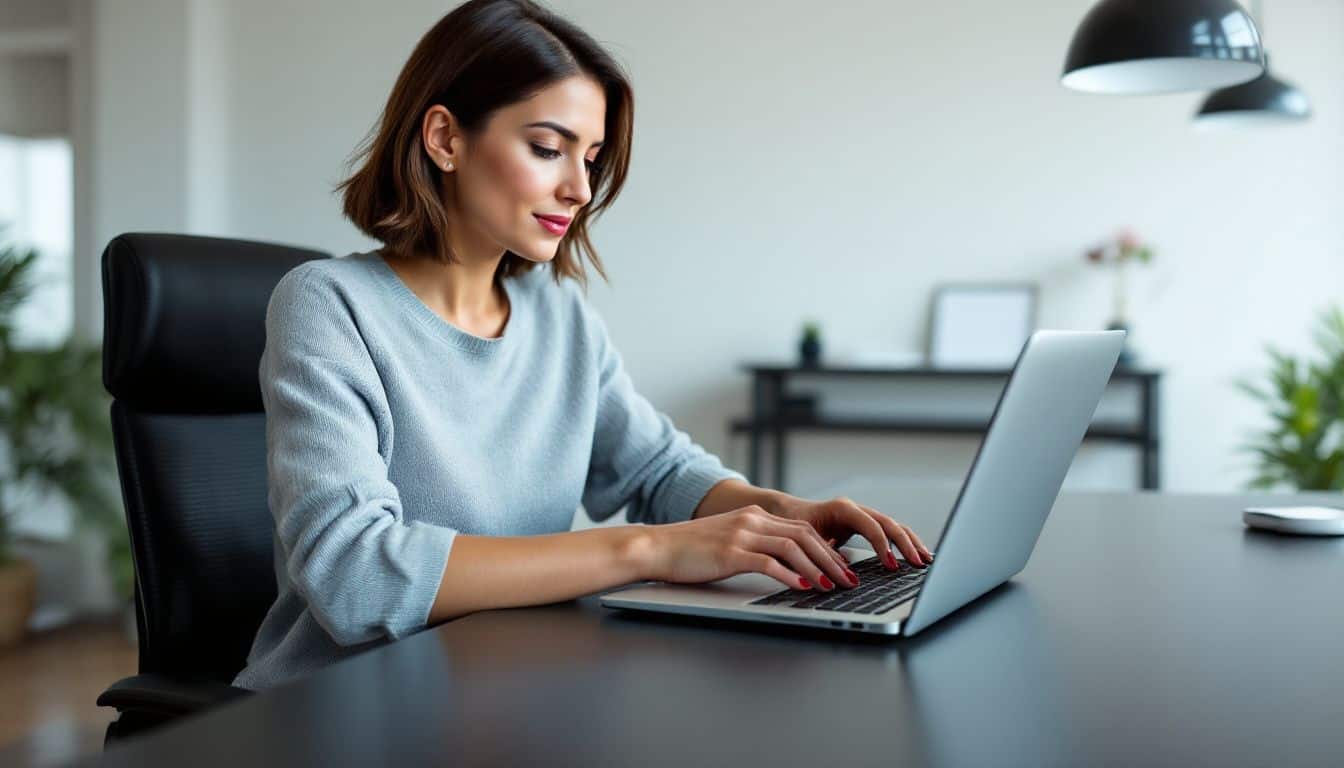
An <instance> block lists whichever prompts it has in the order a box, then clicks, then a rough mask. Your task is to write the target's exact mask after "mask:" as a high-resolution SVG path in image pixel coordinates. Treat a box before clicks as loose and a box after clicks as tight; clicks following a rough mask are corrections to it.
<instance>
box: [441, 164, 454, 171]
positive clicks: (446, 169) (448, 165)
mask: <svg viewBox="0 0 1344 768" xmlns="http://www.w3.org/2000/svg"><path fill="white" fill-rule="evenodd" d="M443 170H445V171H451V170H453V164H452V163H451V162H447V163H444V164H443Z"/></svg>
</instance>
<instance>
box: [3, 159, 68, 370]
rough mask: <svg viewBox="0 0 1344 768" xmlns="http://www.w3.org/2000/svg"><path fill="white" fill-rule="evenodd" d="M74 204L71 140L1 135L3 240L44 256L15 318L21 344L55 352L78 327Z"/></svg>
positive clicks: (17, 334)
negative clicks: (75, 318) (76, 326)
mask: <svg viewBox="0 0 1344 768" xmlns="http://www.w3.org/2000/svg"><path fill="white" fill-rule="evenodd" d="M73 200H74V190H73V162H72V157H71V150H70V142H69V140H68V139H65V138H41V139H30V138H22V137H16V136H7V135H4V134H0V230H2V231H0V238H2V239H3V242H4V243H5V244H6V245H18V246H21V247H29V248H33V249H35V250H37V251H38V253H39V256H38V259H37V265H36V268H35V269H34V270H33V282H34V290H33V293H32V296H31V297H30V298H29V299H28V301H27V302H26V303H24V305H23V306H21V307H19V311H18V313H17V314H16V316H15V324H16V326H17V328H16V341H17V342H18V343H19V344H23V345H25V346H30V345H31V346H38V345H40V346H55V345H57V344H60V343H61V342H63V341H65V340H66V339H67V338H69V336H70V333H71V330H72V329H73V327H74V287H73V283H72V266H73V250H74V248H73V244H72V241H73V238H74V223H73V220H72V215H73V212H72V208H73Z"/></svg>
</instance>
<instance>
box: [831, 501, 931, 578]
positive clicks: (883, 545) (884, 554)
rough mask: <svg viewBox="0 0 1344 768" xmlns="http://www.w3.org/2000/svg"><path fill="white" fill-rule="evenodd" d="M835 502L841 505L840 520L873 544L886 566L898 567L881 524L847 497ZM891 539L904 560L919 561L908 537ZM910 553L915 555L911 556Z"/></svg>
mask: <svg viewBox="0 0 1344 768" xmlns="http://www.w3.org/2000/svg"><path fill="white" fill-rule="evenodd" d="M836 503H838V504H840V505H841V515H842V518H843V520H842V522H844V524H845V525H848V526H849V527H850V528H853V529H854V531H855V532H856V533H858V534H859V535H860V536H862V537H863V538H865V539H867V540H868V543H869V544H872V545H873V551H874V552H876V553H877V555H878V557H880V558H882V562H883V563H886V566H887V567H888V568H891V569H893V570H894V569H896V568H899V567H900V565H899V564H898V563H897V562H896V558H895V557H893V556H892V554H891V544H890V543H889V542H888V533H887V531H886V530H885V529H884V528H883V527H882V524H881V523H879V522H878V521H877V520H876V519H875V518H874V517H873V516H872V515H870V514H868V513H867V512H864V511H863V508H862V507H860V506H859V505H858V504H855V503H854V502H852V501H850V500H849V499H837V500H836ZM891 540H892V541H895V542H896V546H897V548H899V549H900V550H901V554H902V555H903V556H904V557H905V559H906V560H909V561H910V562H912V563H918V562H919V561H918V559H917V558H918V555H916V553H915V548H914V545H913V544H911V543H910V540H909V538H908V537H903V539H902V540H897V539H896V538H895V537H892V538H891ZM902 541H904V545H902ZM907 550H908V551H907ZM912 555H914V556H915V557H913V558H912V557H911V556H912Z"/></svg>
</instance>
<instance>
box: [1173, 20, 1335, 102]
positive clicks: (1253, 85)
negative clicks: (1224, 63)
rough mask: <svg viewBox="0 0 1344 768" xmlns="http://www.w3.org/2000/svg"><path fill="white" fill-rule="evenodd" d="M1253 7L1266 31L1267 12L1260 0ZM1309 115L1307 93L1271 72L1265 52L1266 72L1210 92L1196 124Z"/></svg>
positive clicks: (1261, 26) (1262, 28) (1262, 29)
mask: <svg viewBox="0 0 1344 768" xmlns="http://www.w3.org/2000/svg"><path fill="white" fill-rule="evenodd" d="M1253 10H1254V12H1255V19H1256V21H1257V22H1258V23H1259V25H1260V30H1261V33H1262V34H1263V32H1264V28H1265V13H1264V10H1263V9H1262V8H1261V4H1260V2H1259V1H1258V0H1257V2H1255V3H1253ZM1309 117H1311V103H1310V102H1308V101H1307V95H1306V94H1305V93H1302V91H1299V90H1298V89H1297V87H1296V86H1294V85H1291V84H1289V83H1285V82H1284V81H1282V80H1280V79H1278V78H1277V77H1274V76H1273V75H1271V74H1270V73H1269V54H1268V53H1266V54H1265V73H1264V74H1263V75H1261V76H1259V77H1257V78H1256V79H1254V80H1252V81H1250V82H1249V83H1242V84H1241V85H1233V86H1230V87H1228V88H1222V89H1220V90H1217V91H1214V92H1213V93H1211V94H1209V97H1208V98H1207V99H1205V100H1204V104H1203V105H1202V106H1200V108H1199V112H1197V113H1196V114H1195V125H1197V126H1199V127H1201V128H1203V127H1213V126H1222V125H1228V126H1232V125H1254V124H1265V123H1300V122H1302V121H1303V120H1306V119H1307V118H1309Z"/></svg>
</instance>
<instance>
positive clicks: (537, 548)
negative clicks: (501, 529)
mask: <svg viewBox="0 0 1344 768" xmlns="http://www.w3.org/2000/svg"><path fill="white" fill-rule="evenodd" d="M648 528H649V526H644V525H621V526H613V527H608V528H591V529H588V530H584V531H570V532H567V533H552V534H546V535H543V536H467V535H463V534H458V535H457V536H456V537H455V538H454V540H453V547H452V551H451V553H450V555H449V557H448V565H447V567H446V568H444V571H443V579H442V580H441V581H440V583H439V592H438V594H437V595H436V596H435V598H434V605H433V606H431V608H430V611H429V623H430V624H437V623H439V622H442V621H447V620H448V619H453V618H457V617H459V616H464V615H466V614H468V613H473V612H475V611H482V610H488V609H491V608H514V607H519V606H525V605H542V604H544V603H554V602H557V601H560V600H570V599H573V598H575V597H580V596H582V595H587V594H591V593H593V592H598V591H601V590H604V589H611V588H613V587H618V586H621V585H624V584H629V583H631V582H635V581H641V580H642V579H643V573H644V568H645V566H646V565H647V563H648V562H649V557H650V554H651V552H650V548H651V546H652V542H651V539H652V536H651V535H650V533H649V531H648Z"/></svg>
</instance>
